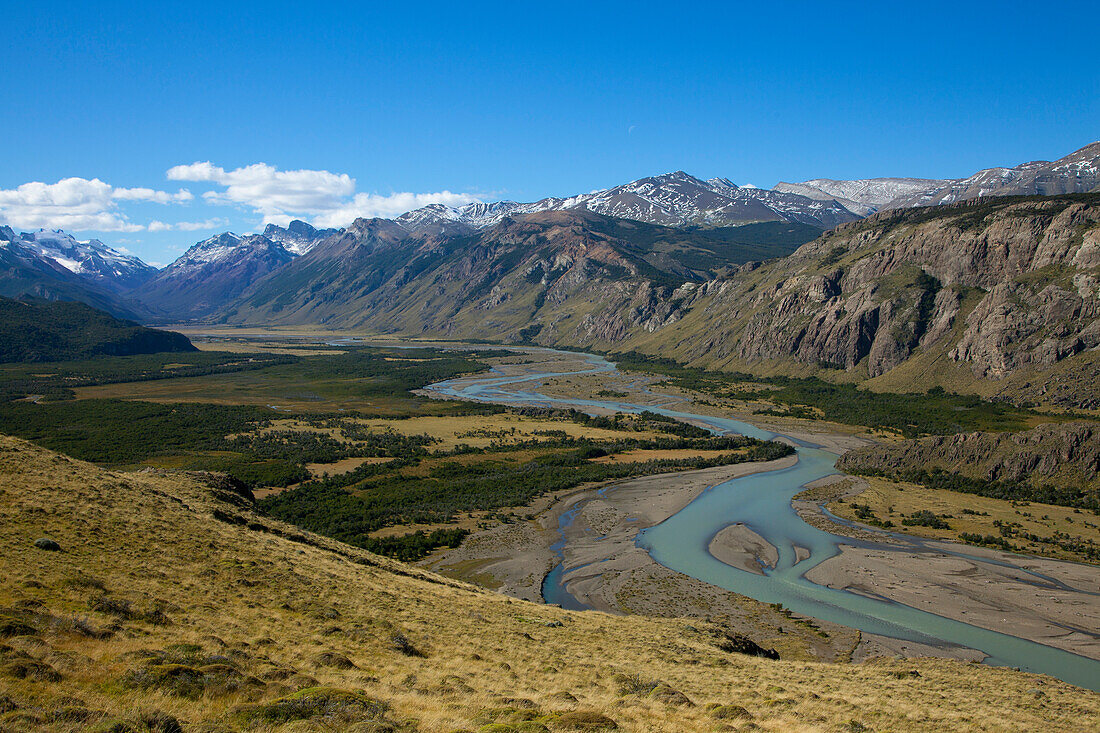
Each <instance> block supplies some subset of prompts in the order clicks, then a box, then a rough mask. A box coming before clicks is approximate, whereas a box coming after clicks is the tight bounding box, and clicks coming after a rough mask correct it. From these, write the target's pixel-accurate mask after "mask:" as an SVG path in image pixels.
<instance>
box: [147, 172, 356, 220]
mask: <svg viewBox="0 0 1100 733" xmlns="http://www.w3.org/2000/svg"><path fill="white" fill-rule="evenodd" d="M168 179H169V180H172V181H210V182H212V183H217V184H219V185H221V186H224V187H225V188H224V190H222V191H207V192H206V193H204V194H203V198H205V199H206V200H207V201H209V202H211V203H234V204H243V205H245V206H248V207H251V208H252V209H255V210H256V211H257V212H258V213H260V214H263V215H264V217H265V218H266V217H269V216H286V215H293V214H306V215H313V214H320V213H322V212H325V211H329V210H331V209H333V208H335V207H337V206H339V205H340V204H341V202H342V201H343V200H344V199H345V198H347V197H348V196H350V195H351V194H352V193H353V192H354V191H355V179H353V178H352V177H351V176H349V175H347V174H346V173H341V174H337V173H329V172H328V171H313V170H297V171H281V170H278V169H277V168H275V167H274V166H271V165H268V164H267V163H253V164H252V165H249V166H245V167H244V168H237V169H236V170H232V171H226V170H225V169H224V168H219V167H218V166H216V165H214V164H212V163H210V162H209V161H207V162H202V163H192V164H191V165H177V166H175V167H174V168H169V169H168Z"/></svg>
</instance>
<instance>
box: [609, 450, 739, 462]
mask: <svg viewBox="0 0 1100 733" xmlns="http://www.w3.org/2000/svg"><path fill="white" fill-rule="evenodd" d="M736 452H743V451H729V450H628V451H623V452H622V453H616V454H615V455H613V456H600V457H599V458H593V459H592V462H593V463H645V462H646V461H663V460H679V459H684V458H718V457H719V456H725V455H729V454H730V453H736Z"/></svg>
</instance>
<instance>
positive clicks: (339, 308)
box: [227, 211, 815, 340]
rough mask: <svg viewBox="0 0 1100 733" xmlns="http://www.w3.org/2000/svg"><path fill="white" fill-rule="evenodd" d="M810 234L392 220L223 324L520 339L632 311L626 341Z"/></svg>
mask: <svg viewBox="0 0 1100 733" xmlns="http://www.w3.org/2000/svg"><path fill="white" fill-rule="evenodd" d="M761 227H762V228H764V229H763V230H762V231H760V230H759V228H761ZM788 230H789V231H788ZM807 231H809V232H813V231H815V230H813V229H812V228H810V227H806V226H804V225H797V224H789V223H785V222H784V223H779V224H761V225H758V227H757V228H756V229H754V228H753V227H749V228H748V229H746V230H742V229H740V228H735V229H729V230H708V231H697V232H692V231H683V230H679V229H673V228H669V227H661V226H654V225H650V224H644V223H641V222H636V221H630V220H624V219H615V218H611V217H605V216H600V215H598V214H592V213H589V212H581V211H546V212H539V213H535V214H526V215H522V216H517V217H514V218H513V217H508V218H505V219H503V220H502V221H501V222H500V223H499V224H498V225H496V226H495V227H492V228H491V229H489V230H486V231H484V232H481V233H478V234H470V235H467V236H464V237H454V236H446V235H435V234H429V235H422V236H410V235H409V234H408V232H407V231H406V229H405V227H403V226H402V225H400V224H399V223H397V222H394V221H391V220H386V219H373V220H358V221H356V222H355V223H354V224H353V225H352V226H351V227H349V228H348V229H347V230H345V231H344V232H343V233H341V234H339V235H336V236H334V237H330V238H329V239H328V240H326V241H325V242H323V243H321V244H319V245H318V246H317V247H315V248H314V249H313V250H312V251H311V252H310V253H309V254H307V255H305V256H303V257H302V258H301V259H300V260H297V261H295V262H294V263H293V264H292V265H290V266H288V267H287V268H285V269H283V270H281V271H279V272H278V273H276V274H274V275H272V276H270V277H268V278H266V279H264V280H263V281H261V282H259V283H257V284H256V285H255V286H254V287H253V288H252V289H251V290H250V291H249V292H248V293H246V294H245V295H244V296H243V297H242V298H241V300H240V302H239V303H238V304H237V305H235V306H234V307H233V308H232V309H231V310H230V311H229V312H228V313H227V318H228V319H229V320H230V321H232V322H265V323H325V324H332V325H336V326H340V327H369V328H374V329H378V330H383V331H407V332H430V333H440V334H447V335H453V336H464V337H474V338H505V339H510V340H522V339H524V338H530V337H531V336H532V335H533V334H534V333H535V332H537V331H538V330H539V329H540V328H541V327H542V326H541V324H542V323H549V322H554V323H556V322H558V321H562V320H569V319H574V320H573V321H571V322H579V320H580V319H583V318H584V317H585V316H586V315H587V313H588V312H590V311H591V310H592V309H595V308H611V309H614V310H623V309H629V310H630V314H629V316H628V317H627V318H628V320H627V321H624V322H623V323H622V324H621V325H618V326H615V333H613V334H612V333H609V337H613V338H621V337H623V336H625V335H626V333H627V329H628V328H630V327H640V328H657V327H659V326H661V325H663V324H665V323H667V322H669V321H670V319H673V320H674V319H675V318H676V317H678V315H677V307H676V304H675V302H676V299H677V298H679V297H683V295H684V294H686V293H688V292H690V290H691V288H693V287H695V284H697V283H701V282H703V281H705V280H707V279H708V278H712V277H714V276H715V275H716V274H718V273H721V272H726V271H727V270H728V269H729V268H730V267H731V265H734V264H736V263H740V262H744V261H745V260H749V259H754V258H764V257H768V256H775V255H776V254H782V253H786V252H789V251H791V250H792V249H793V248H794V244H795V242H798V241H799V240H800V239H801V238H802V237H803V236H806V232H807ZM754 238H755V239H757V240H760V239H767V240H772V241H775V240H779V241H780V242H781V243H780V244H772V245H763V244H758V243H756V242H754V241H753V239H754ZM739 240H740V241H739ZM745 240H748V241H745ZM524 329H532V330H528V331H524Z"/></svg>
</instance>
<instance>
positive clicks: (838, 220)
mask: <svg viewBox="0 0 1100 733" xmlns="http://www.w3.org/2000/svg"><path fill="white" fill-rule="evenodd" d="M570 209H579V210H586V211H591V212H593V213H596V214H603V215H604V216H614V217H617V218H620V219H633V220H635V221H642V222H645V223H647V224H660V225H662V226H673V227H708V228H710V227H727V226H738V225H741V224H751V223H757V222H766V221H790V222H798V223H801V224H810V225H812V226H817V227H820V228H822V229H831V228H832V227H834V226H836V225H837V224H842V223H844V222H848V221H854V220H856V219H858V218H860V217H859V216H858V215H856V214H854V213H852V212H851V211H849V210H848V209H846V208H845V207H844V206H843V205H841V204H840V203H837V202H836V201H834V200H832V199H828V200H818V199H815V198H810V197H807V196H802V195H798V194H794V193H788V192H784V191H771V190H768V189H763V188H753V187H750V186H737V185H735V184H733V183H731V182H730V181H729V180H728V179H725V178H713V179H711V180H709V181H704V180H701V179H699V178H696V177H695V176H692V175H689V174H687V173H685V172H683V171H676V172H674V173H665V174H664V175H660V176H651V177H648V178H641V179H639V180H637V181H631V182H630V183H626V184H623V185H621V186H615V187H613V188H608V189H604V190H602V191H595V192H593V193H587V194H579V195H577V196H570V197H568V198H557V197H552V198H545V199H542V200H541V201H535V202H532V203H523V204H521V203H516V202H515V201H498V202H494V203H474V204H467V205H466V206H462V207H457V208H452V207H448V206H444V205H442V204H432V205H430V206H425V207H423V208H420V209H417V210H415V211H410V212H409V213H407V214H403V215H402V216H399V217H398V218H397V222H398V223H399V224H401V225H402V226H404V227H405V228H406V229H408V230H409V231H411V232H415V233H418V234H424V233H433V234H440V233H443V234H445V233H463V232H464V231H473V230H478V229H485V228H487V227H490V226H494V225H496V224H498V223H499V222H500V221H501V219H503V218H504V217H505V216H516V215H519V214H531V213H534V212H538V211H565V210H570Z"/></svg>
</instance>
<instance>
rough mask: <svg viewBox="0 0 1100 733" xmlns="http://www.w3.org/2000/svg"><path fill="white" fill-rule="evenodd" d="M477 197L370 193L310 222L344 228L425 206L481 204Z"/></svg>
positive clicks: (451, 194) (449, 194)
mask: <svg viewBox="0 0 1100 733" xmlns="http://www.w3.org/2000/svg"><path fill="white" fill-rule="evenodd" d="M480 200H481V199H480V198H478V197H477V196H474V195H472V194H468V193H451V192H450V191H440V192H438V193H392V194H390V195H389V196H379V195H377V194H373V193H357V194H355V196H354V197H352V199H351V200H350V201H347V202H344V203H343V204H341V205H340V206H338V207H336V208H334V209H332V210H330V211H326V212H324V213H321V214H318V215H317V216H315V217H314V219H313V225H314V226H318V227H346V226H347V225H348V224H351V223H352V222H353V221H355V220H356V219H358V218H359V217H364V218H367V219H369V218H371V217H375V216H379V217H383V218H387V219H389V218H393V217H395V216H400V215H401V214H404V213H405V212H406V211H412V210H413V209H419V208H420V207H422V206H427V205H428V204H444V205H445V206H462V205H463V204H469V203H473V202H474V201H480Z"/></svg>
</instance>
